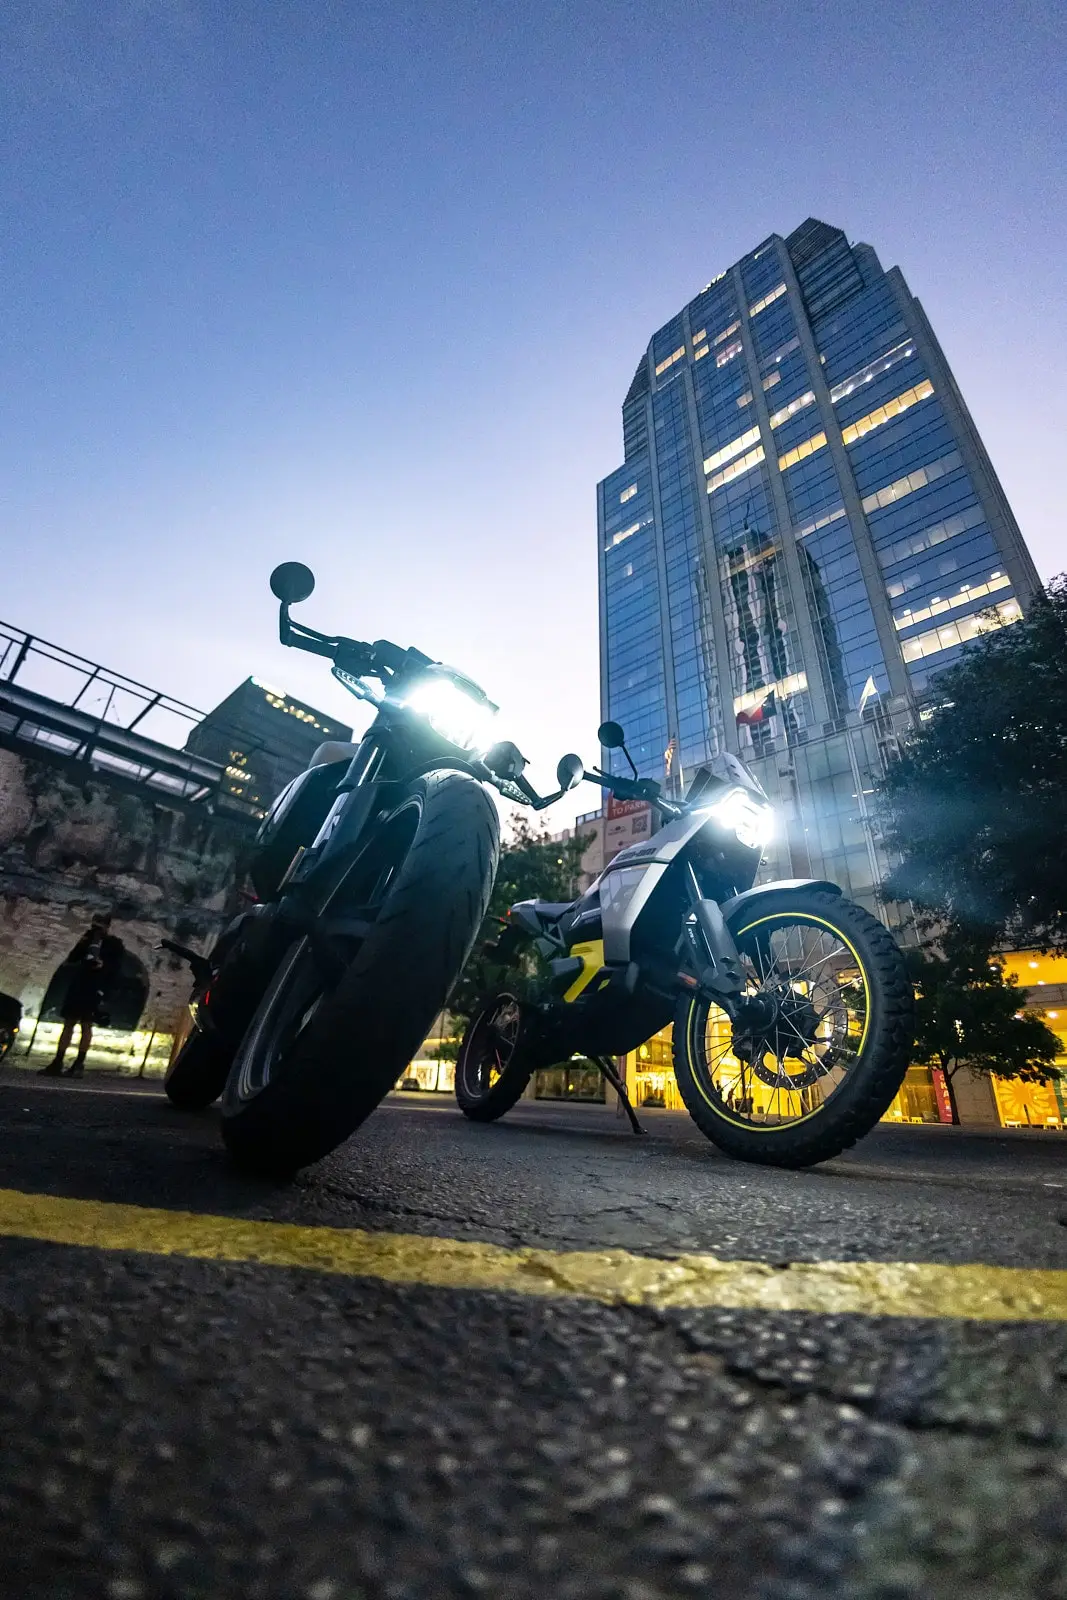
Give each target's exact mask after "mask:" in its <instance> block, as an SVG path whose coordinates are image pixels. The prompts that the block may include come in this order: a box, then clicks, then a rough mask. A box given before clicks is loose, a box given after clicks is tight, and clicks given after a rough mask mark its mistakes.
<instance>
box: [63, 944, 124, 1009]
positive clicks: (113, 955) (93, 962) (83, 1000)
mask: <svg viewBox="0 0 1067 1600" xmlns="http://www.w3.org/2000/svg"><path fill="white" fill-rule="evenodd" d="M122 953H123V945H122V940H121V939H117V938H116V937H115V935H114V934H112V933H101V931H100V929H99V928H90V929H89V930H88V931H87V932H86V933H83V934H82V936H81V938H80V939H79V940H78V942H77V944H76V945H75V946H74V949H73V950H72V951H71V952H70V955H69V956H68V957H67V959H66V961H65V962H64V965H65V966H67V967H70V968H71V977H70V983H69V984H68V986H67V992H66V995H65V996H64V999H63V1007H62V1013H63V1020H64V1022H99V1021H101V1020H102V1015H101V1013H102V1007H103V1005H104V1003H105V1001H106V999H107V996H108V994H109V993H110V991H111V990H112V988H113V987H114V984H115V980H116V978H117V977H118V973H119V967H120V966H121V964H122Z"/></svg>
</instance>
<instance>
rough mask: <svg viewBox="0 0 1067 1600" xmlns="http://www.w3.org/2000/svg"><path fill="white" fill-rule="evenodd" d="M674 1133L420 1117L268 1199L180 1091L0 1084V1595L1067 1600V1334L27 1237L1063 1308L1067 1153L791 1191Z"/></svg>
mask: <svg viewBox="0 0 1067 1600" xmlns="http://www.w3.org/2000/svg"><path fill="white" fill-rule="evenodd" d="M648 1125H649V1128H650V1134H649V1137H648V1138H646V1139H644V1140H641V1141H638V1140H635V1139H633V1138H632V1136H631V1135H630V1134H629V1133H628V1132H627V1131H626V1129H625V1124H622V1123H621V1122H617V1121H616V1120H615V1119H614V1117H612V1116H610V1115H605V1114H604V1113H603V1112H601V1111H599V1110H588V1109H584V1108H577V1107H564V1108H550V1107H544V1106H537V1105H521V1106H520V1107H518V1108H516V1111H515V1112H514V1113H513V1114H512V1116H511V1117H510V1118H509V1119H508V1120H507V1121H506V1122H503V1123H501V1124H498V1125H497V1126H495V1127H491V1128H481V1127H475V1126H472V1125H470V1124H467V1123H465V1122H464V1121H463V1119H462V1118H460V1117H459V1116H458V1115H457V1114H455V1113H454V1112H453V1111H452V1110H451V1108H450V1106H449V1105H448V1103H447V1102H445V1103H442V1102H440V1101H437V1100H436V1099H430V1098H429V1097H425V1098H424V1097H419V1098H417V1099H416V1097H414V1096H402V1097H401V1096H398V1097H395V1098H394V1099H393V1100H391V1101H389V1102H388V1103H387V1104H386V1106H385V1107H383V1109H382V1110H381V1111H380V1112H379V1113H378V1115H377V1116H376V1117H375V1118H374V1119H372V1121H371V1122H370V1123H369V1124H368V1125H367V1126H366V1128H365V1129H364V1130H363V1131H362V1132H361V1133H360V1134H359V1135H358V1136H357V1137H356V1138H355V1139H354V1140H352V1141H351V1142H350V1143H349V1145H348V1146H347V1147H346V1148H345V1149H343V1150H342V1151H339V1152H337V1153H336V1154H335V1155H334V1156H333V1157H331V1158H330V1159H329V1160H327V1161H325V1162H323V1163H322V1164H321V1165H320V1166H319V1167H318V1168H316V1169H314V1170H313V1171H311V1172H309V1173H307V1174H305V1175H303V1176H302V1177H301V1178H300V1179H299V1180H298V1181H297V1182H296V1183H294V1184H292V1185H289V1186H287V1187H283V1188H273V1187H270V1186H267V1185H263V1184H253V1183H250V1182H247V1181H245V1180H242V1179H241V1178H240V1177H238V1176H237V1175H235V1174H234V1173H233V1172H232V1171H231V1170H230V1169H229V1168H228V1167H227V1165H226V1163H225V1160H224V1158H223V1156H222V1153H221V1150H220V1146H219V1142H218V1135H217V1129H216V1125H215V1118H214V1115H213V1114H207V1115H204V1116H202V1117H193V1118H183V1117H179V1116H177V1114H175V1113H173V1112H172V1111H171V1110H170V1109H169V1107H168V1106H167V1104H166V1102H165V1101H164V1100H163V1099H162V1097H161V1096H160V1094H159V1092H158V1089H156V1088H154V1087H146V1086H143V1085H137V1084H135V1083H130V1082H118V1083H116V1082H115V1081H114V1080H109V1081H107V1082H104V1081H100V1082H96V1081H92V1080H90V1081H89V1082H86V1083H85V1084H82V1085H67V1084H64V1083H60V1084H52V1083H44V1084H41V1083H38V1082H37V1081H35V1080H34V1079H32V1078H29V1077H27V1076H24V1075H21V1074H16V1073H14V1072H8V1073H7V1074H5V1075H3V1076H2V1077H0V1127H2V1129H3V1137H2V1139H0V1190H2V1191H4V1193H3V1194H0V1233H4V1234H5V1235H6V1236H4V1237H0V1264H2V1272H0V1350H2V1359H0V1528H2V1536H0V1592H3V1593H4V1594H10V1595H13V1596H16V1595H17V1596H37V1595H41V1596H45V1595H47V1596H49V1597H56V1600H66V1597H68V1596H69V1597H74V1596H78V1597H79V1600H80V1597H82V1596H92V1597H95V1596H102V1597H107V1600H142V1597H150V1596H151V1597H154V1596H157V1595H158V1596H175V1597H177V1596H182V1597H185V1596H205V1597H207V1596H211V1597H219V1596H227V1597H228V1596H235V1597H236V1596H242V1597H249V1600H257V1597H270V1600H274V1597H276V1596H279V1597H290V1596H292V1597H293V1600H298V1597H299V1600H304V1597H306V1600H357V1597H361V1596H366V1597H368V1600H370V1597H374V1600H378V1597H382V1600H423V1597H426V1600H431V1597H433V1600H437V1597H451V1596H474V1597H477V1596H483V1595H484V1596H497V1595H499V1596H507V1597H511V1596H514V1597H517V1600H518V1597H523V1600H525V1597H539V1600H540V1597H553V1600H554V1597H557V1596H558V1597H560V1600H579V1597H580V1600H586V1597H589V1600H658V1597H666V1596H691V1595H692V1596H696V1595H716V1596H720V1595H721V1596H734V1595H738V1596H741V1595H746V1596H747V1595H752V1596H757V1597H766V1600H809V1597H810V1600H814V1597H816V1596H819V1597H824V1596H848V1597H853V1596H855V1597H857V1600H875V1597H877V1600H904V1597H915V1600H942V1597H943V1600H949V1597H952V1600H956V1597H957V1596H961V1595H966V1596H968V1597H969V1600H986V1597H988V1600H993V1597H997V1600H1004V1597H1009V1600H1010V1597H1015V1596H1019V1597H1023V1596H1027V1597H1029V1596H1040V1597H1046V1596H1047V1597H1049V1600H1053V1597H1067V1560H1065V1559H1064V1550H1065V1549H1067V1321H1063V1320H1049V1321H1033V1322H1030V1321H1025V1320H1011V1321H989V1320H984V1321H982V1320H974V1321H968V1320H965V1319H962V1318H960V1317H958V1316H954V1315H939V1316H936V1317H927V1318H911V1317H907V1316H892V1317H882V1316H864V1315H854V1314H849V1315H840V1314H833V1313H830V1314H815V1313H811V1312H797V1311H788V1312H783V1311H767V1310H752V1309H737V1308H736V1307H734V1308H731V1307H730V1306H722V1305H706V1306H700V1307H697V1308H692V1307H690V1308H686V1307H681V1308H671V1307H667V1308H664V1307H663V1306H662V1305H659V1304H652V1303H649V1304H634V1305H626V1304H603V1303H600V1302H598V1301H596V1300H590V1299H583V1298H581V1297H580V1296H579V1295H575V1294H570V1293H564V1292H561V1293H560V1294H559V1295H558V1296H557V1295H555V1294H554V1293H551V1292H550V1293H545V1292H544V1291H543V1290H538V1292H536V1293H533V1292H531V1293H526V1292H511V1291H510V1290H509V1291H508V1292H500V1291H498V1290H493V1289H485V1288H478V1289H472V1288H455V1287H448V1288H443V1287H434V1286H432V1285H431V1284H429V1283H424V1282H417V1281H415V1282H404V1283H401V1282H391V1281H385V1280H383V1278H382V1277H379V1276H371V1277H367V1276H355V1275H353V1274H352V1273H351V1272H350V1271H345V1270H338V1271H335V1272H321V1271H315V1270H310V1269H305V1268H299V1267H297V1268H294V1267H282V1266H266V1265H261V1264H255V1263H253V1262H250V1261H248V1260H231V1261H206V1260H201V1259H190V1258H189V1257H188V1256H187V1255H185V1254H182V1253H180V1246H179V1253H178V1254H174V1255H167V1256H163V1255H159V1254H155V1253H150V1252H149V1251H147V1250H135V1249H130V1248H123V1249H99V1248H94V1247H92V1246H91V1245H90V1246H88V1247H82V1246H76V1245H72V1244H67V1243H54V1242H48V1238H47V1237H45V1238H40V1237H39V1238H33V1239H30V1238H25V1237H15V1236H11V1235H12V1234H13V1233H17V1232H18V1224H16V1223H14V1222H12V1221H11V1220H10V1218H11V1216H13V1215H15V1212H14V1211H12V1206H15V1207H16V1210H17V1202H18V1201H19V1197H20V1196H37V1197H42V1196H44V1197H47V1196H54V1197H59V1198H58V1200H57V1201H56V1202H55V1205H54V1208H53V1209H54V1211H55V1213H56V1215H57V1216H61V1217H64V1216H66V1215H67V1214H68V1212H71V1213H74V1214H76V1215H77V1216H79V1217H80V1216H83V1215H88V1216H89V1217H90V1218H107V1217H109V1216H110V1215H112V1208H114V1214H115V1215H121V1216H123V1217H128V1216H130V1215H134V1216H135V1217H136V1216H139V1215H140V1214H141V1213H136V1214H131V1213H128V1212H126V1211H125V1210H123V1209H122V1208H124V1207H129V1206H137V1207H145V1208H154V1211H160V1210H162V1211H163V1212H166V1213H168V1214H173V1213H182V1212H197V1213H204V1214H208V1215H210V1216H211V1217H215V1218H230V1219H236V1221H235V1227H236V1225H237V1224H238V1223H239V1224H240V1228H241V1229H244V1233H243V1234H241V1237H242V1238H243V1237H245V1236H246V1235H247V1236H248V1237H256V1236H257V1229H256V1224H257V1223H259V1222H273V1223H286V1224H295V1225H297V1227H296V1228H290V1229H287V1230H274V1232H273V1233H272V1232H271V1230H270V1229H260V1230H258V1231H259V1232H260V1233H264V1234H269V1235H270V1236H271V1237H275V1236H278V1237H283V1238H284V1240H285V1241H288V1242H287V1244H286V1248H287V1249H289V1248H298V1247H299V1241H300V1240H302V1239H303V1238H305V1237H308V1238H311V1237H312V1236H313V1235H312V1234H311V1233H305V1231H304V1230H320V1229H322V1228H329V1229H342V1230H369V1231H370V1232H371V1233H372V1234H374V1235H375V1236H383V1235H388V1236H397V1235H399V1236H403V1237H402V1238H400V1239H399V1241H398V1242H396V1245H395V1254H396V1258H397V1260H399V1261H400V1262H401V1264H402V1265H403V1262H404V1260H405V1259H410V1261H411V1262H418V1261H419V1260H421V1259H422V1252H423V1251H424V1249H428V1248H429V1247H430V1245H431V1244H432V1242H433V1241H437V1240H440V1239H451V1240H461V1241H469V1242H470V1244H469V1245H467V1246H464V1247H463V1249H464V1250H466V1251H467V1253H468V1254H469V1255H475V1256H476V1255H477V1249H476V1247H478V1246H487V1247H494V1246H495V1247H498V1249H497V1255H501V1254H502V1250H503V1251H507V1252H515V1251H517V1250H520V1251H521V1250H522V1249H523V1248H525V1247H530V1246H534V1247H537V1248H538V1249H539V1250H541V1251H549V1252H564V1253H569V1252H576V1251H583V1252H587V1251H599V1250H602V1249H606V1250H611V1251H626V1252H631V1253H636V1254H637V1255H638V1256H639V1257H642V1258H645V1257H648V1258H672V1257H675V1256H679V1255H690V1254H693V1253H712V1254H714V1255H716V1256H718V1257H725V1258H729V1259H731V1260H739V1259H743V1260H746V1261H752V1262H762V1263H766V1264H767V1265H768V1266H769V1267H771V1268H773V1269H774V1272H775V1273H782V1274H783V1275H784V1277H786V1278H787V1277H788V1276H789V1274H790V1273H793V1274H795V1273H796V1271H797V1270H799V1269H798V1267H797V1264H802V1263H806V1262H827V1261H832V1262H852V1263H857V1264H863V1263H885V1262H891V1263H908V1262H914V1263H927V1264H938V1263H940V1264H944V1265H945V1266H948V1267H950V1266H951V1265H952V1264H958V1263H984V1264H986V1265H988V1266H990V1267H1009V1268H1016V1269H1018V1268H1033V1269H1044V1271H1045V1272H1046V1273H1047V1271H1048V1269H1052V1270H1053V1271H1067V1139H1065V1138H1062V1137H1060V1136H1057V1135H1054V1134H1046V1135H1042V1134H1032V1135H1028V1134H1000V1135H995V1134H968V1133H966V1132H964V1131H961V1130H948V1129H946V1130H939V1129H929V1130H926V1129H924V1130H912V1129H896V1128H886V1129H880V1130H878V1131H876V1133H875V1134H873V1135H872V1136H871V1137H870V1138H869V1139H868V1140H867V1141H866V1142H865V1143H864V1144H863V1145H862V1146H861V1147H860V1148H859V1149H858V1150H857V1151H855V1152H853V1153H852V1154H850V1155H849V1156H847V1157H845V1158H842V1159H841V1160H839V1161H837V1162H833V1163H830V1164H828V1165H827V1166H825V1167H822V1168H820V1169H818V1170H816V1171H813V1172H808V1173H803V1174H789V1173H778V1172H772V1171H765V1170H762V1169H757V1168H752V1167H745V1166H741V1165H738V1164H734V1163H731V1162H729V1161H727V1160H726V1159H725V1158H723V1157H721V1156H719V1155H718V1154H717V1153H716V1152H715V1151H714V1149H713V1148H712V1147H711V1146H709V1145H708V1144H707V1143H706V1142H705V1141H704V1140H703V1139H702V1138H701V1137H700V1136H699V1135H698V1134H697V1133H696V1131H695V1129H693V1128H692V1127H691V1126H690V1125H689V1124H688V1122H687V1121H686V1120H685V1119H683V1118H677V1117H672V1116H667V1115H663V1114H659V1115H654V1116H651V1117H649V1118H648ZM11 1191H17V1195H16V1196H15V1198H14V1200H12V1198H11V1195H10V1192H11ZM63 1202H103V1203H104V1205H103V1206H97V1207H95V1208H94V1207H92V1206H82V1207H78V1206H73V1207H71V1206H69V1205H67V1206H64V1204H63ZM34 1204H37V1205H38V1206H39V1207H43V1208H44V1209H45V1211H47V1210H48V1206H49V1205H50V1204H51V1202H48V1201H46V1200H38V1201H35V1202H34ZM5 1208H6V1209H5ZM48 1214H49V1215H51V1212H49V1213H48ZM144 1215H146V1216H147V1215H149V1213H148V1212H145V1213H144ZM5 1217H7V1219H8V1220H7V1221H6V1222H5ZM184 1226H185V1225H184V1224H180V1223H179V1221H178V1220H177V1219H175V1230H176V1234H177V1235H178V1236H179V1237H180V1236H182V1235H181V1229H182V1227H184ZM219 1226H220V1227H222V1226H225V1225H224V1224H219ZM411 1236H415V1237H414V1238H412V1237H411ZM294 1240H295V1241H296V1245H293V1241H294ZM500 1247H502V1249H501V1248H500ZM155 1248H156V1247H155V1246H152V1249H153V1250H154V1249H155ZM405 1252H406V1255H405ZM560 1259H562V1257H561V1258H560ZM607 1259H609V1260H614V1259H615V1258H614V1257H610V1258H607ZM419 1270H421V1269H419V1268H418V1267H417V1266H416V1267H413V1268H412V1272H413V1274H414V1276H416V1277H417V1276H418V1271H419ZM879 1270H880V1269H878V1268H877V1267H871V1268H869V1269H868V1268H867V1267H865V1266H862V1265H858V1266H857V1268H856V1271H857V1273H859V1274H860V1275H861V1277H862V1276H863V1274H865V1273H867V1272H870V1273H871V1274H873V1275H875V1276H877V1274H878V1272H879ZM764 1276H765V1277H770V1276H772V1275H771V1274H768V1273H766V1271H765V1272H764ZM951 1276H952V1274H951V1273H949V1274H947V1277H949V1278H951ZM864 1281H866V1280H865V1279H864ZM1035 1281H1036V1280H1035ZM1045 1281H1049V1280H1047V1279H1046V1280H1045Z"/></svg>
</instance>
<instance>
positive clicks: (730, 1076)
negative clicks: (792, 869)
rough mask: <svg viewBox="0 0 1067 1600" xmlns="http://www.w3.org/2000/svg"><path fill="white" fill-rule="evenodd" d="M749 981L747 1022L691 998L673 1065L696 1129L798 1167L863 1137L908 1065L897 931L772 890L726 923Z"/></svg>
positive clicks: (845, 906)
mask: <svg viewBox="0 0 1067 1600" xmlns="http://www.w3.org/2000/svg"><path fill="white" fill-rule="evenodd" d="M731 932H732V934H733V936H734V939H735V941H736V944H737V947H738V950H739V952H740V954H741V956H742V959H743V961H744V965H745V968H746V971H747V975H748V983H747V988H746V998H747V999H748V1000H749V1001H750V1004H749V1005H748V1007H747V1008H746V1011H747V1015H746V1018H745V1021H744V1022H743V1023H741V1024H738V1025H737V1026H736V1027H734V1028H731V1025H730V1022H729V1019H728V1018H727V1017H726V1015H725V1014H724V1013H723V1012H722V1011H720V1010H719V1009H718V1007H716V1006H715V1005H714V1004H713V1003H711V1002H710V1001H708V1000H707V999H705V998H703V997H700V996H693V997H689V996H686V997H685V998H684V999H683V1000H682V1001H681V1002H680V1004H679V1007H678V1011H677V1014H676V1017H675V1024H674V1067H675V1074H676V1076H677V1079H678V1087H679V1090H680V1091H681V1095H682V1098H683V1099H684V1101H685V1103H686V1106H687V1108H688V1110H689V1112H690V1115H691V1116H692V1118H693V1120H694V1121H695V1122H696V1123H697V1125H698V1127H699V1128H700V1129H701V1131H702V1132H703V1133H705V1134H707V1136H708V1138H709V1139H711V1140H712V1141H713V1142H714V1143H715V1144H717V1145H719V1146H720V1148H721V1149H723V1150H726V1151H728V1152H729V1153H730V1154H731V1155H735V1156H740V1157H741V1158H742V1159H743V1160H746V1161H758V1162H763V1163H765V1164H768V1165H773V1166H783V1167H803V1166H810V1165H811V1164H813V1163H814V1162H817V1161H826V1160H828V1159H829V1158H830V1157H831V1156H835V1155H838V1154H839V1153H840V1152H841V1151H842V1150H845V1149H847V1148H848V1146H849V1145H851V1144H854V1143H855V1141H856V1140H857V1139H859V1138H861V1137H862V1136H863V1134H865V1133H867V1132H868V1131H869V1130H870V1128H871V1127H873V1125H874V1124H875V1123H876V1122H877V1121H878V1118H879V1117H880V1116H881V1115H882V1114H883V1112H884V1111H885V1110H886V1108H887V1107H888V1106H889V1103H890V1101H891V1100H892V1099H893V1096H894V1095H895V1094H896V1092H897V1090H898V1089H899V1087H900V1085H901V1082H902V1081H903V1078H904V1074H905V1072H906V1071H907V1066H908V1054H909V1051H910V1048H911V1043H912V1010H913V999H912V991H911V986H910V984H909V982H908V978H907V973H906V970H905V967H904V961H903V957H902V956H901V954H900V951H899V950H898V949H897V946H896V944H895V942H894V941H893V939H892V937H891V935H890V934H889V933H888V932H887V931H886V929H885V928H884V927H883V926H882V924H881V923H880V922H878V921H877V920H876V919H875V918H874V917H872V916H870V915H869V913H868V912H866V911H864V910H863V908H862V907H861V906H857V905H854V904H852V902H851V901H848V900H844V899H841V898H839V897H837V896H833V895H829V894H826V893H820V892H818V891H812V892H808V893H799V894H798V893H790V894H782V895H776V896H771V895H768V896H767V898H766V899H765V900H761V901H760V902H759V903H758V904H757V905H756V906H750V907H747V908H745V909H744V910H743V911H742V912H741V913H740V917H739V921H738V924H737V926H734V927H732V928H731Z"/></svg>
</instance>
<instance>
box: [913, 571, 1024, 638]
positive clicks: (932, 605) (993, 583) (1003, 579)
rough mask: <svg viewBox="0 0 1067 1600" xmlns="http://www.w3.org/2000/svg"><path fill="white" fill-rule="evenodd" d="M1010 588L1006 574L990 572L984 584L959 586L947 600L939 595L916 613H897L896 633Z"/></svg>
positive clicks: (1009, 581)
mask: <svg viewBox="0 0 1067 1600" xmlns="http://www.w3.org/2000/svg"><path fill="white" fill-rule="evenodd" d="M1010 587H1011V579H1010V578H1009V577H1008V575H1007V573H1006V572H991V573H990V575H989V577H988V578H987V580H986V581H985V583H965V584H963V585H961V587H960V589H959V590H958V591H957V593H956V594H951V595H949V596H948V598H947V599H942V598H941V596H940V595H935V596H934V598H933V599H932V600H931V601H929V602H928V604H926V605H925V606H920V607H919V609H918V611H912V610H911V608H910V607H907V608H906V609H905V610H904V611H901V612H898V614H897V615H896V616H895V617H894V618H893V621H894V622H895V623H896V626H897V629H898V631H899V630H901V629H903V628H914V626H915V624H916V623H917V622H929V620H930V618H931V617H938V616H940V615H941V613H942V612H944V611H958V610H959V608H960V606H966V605H970V604H971V603H972V601H975V600H981V599H983V598H984V597H985V596H986V595H987V594H994V593H995V592H996V591H997V590H998V589H1008V588H1010Z"/></svg>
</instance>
